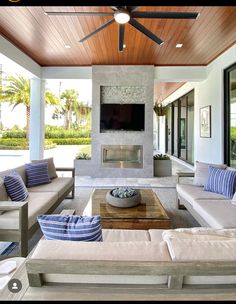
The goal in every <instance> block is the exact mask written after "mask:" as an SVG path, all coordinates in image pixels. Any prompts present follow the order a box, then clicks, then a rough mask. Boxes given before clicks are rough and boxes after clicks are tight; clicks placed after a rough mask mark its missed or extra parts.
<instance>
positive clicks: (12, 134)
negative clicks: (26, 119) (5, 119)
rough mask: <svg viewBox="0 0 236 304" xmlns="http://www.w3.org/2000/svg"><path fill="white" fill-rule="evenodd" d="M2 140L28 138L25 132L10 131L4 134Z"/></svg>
mask: <svg viewBox="0 0 236 304" xmlns="http://www.w3.org/2000/svg"><path fill="white" fill-rule="evenodd" d="M2 138H26V131H24V130H8V131H4V132H2Z"/></svg>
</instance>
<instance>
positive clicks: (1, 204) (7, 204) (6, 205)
mask: <svg viewBox="0 0 236 304" xmlns="http://www.w3.org/2000/svg"><path fill="white" fill-rule="evenodd" d="M24 208H28V201H25V202H13V201H0V210H1V211H11V210H22V209H24Z"/></svg>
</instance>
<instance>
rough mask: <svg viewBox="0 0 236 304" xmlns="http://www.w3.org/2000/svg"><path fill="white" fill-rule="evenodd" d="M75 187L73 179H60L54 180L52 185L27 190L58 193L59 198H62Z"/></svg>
mask: <svg viewBox="0 0 236 304" xmlns="http://www.w3.org/2000/svg"><path fill="white" fill-rule="evenodd" d="M72 185H73V178H72V177H60V178H55V179H52V181H51V183H49V184H44V185H39V186H35V187H30V188H27V189H28V191H29V192H57V198H58V197H61V196H62V195H63V194H64V193H65V192H66V191H67V190H68V189H70V188H71V186H72Z"/></svg>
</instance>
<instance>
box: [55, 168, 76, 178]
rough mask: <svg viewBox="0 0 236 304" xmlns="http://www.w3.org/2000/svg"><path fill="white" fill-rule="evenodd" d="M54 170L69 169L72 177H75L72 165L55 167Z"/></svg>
mask: <svg viewBox="0 0 236 304" xmlns="http://www.w3.org/2000/svg"><path fill="white" fill-rule="evenodd" d="M56 171H71V173H72V177H73V178H74V177H75V168H72V167H56Z"/></svg>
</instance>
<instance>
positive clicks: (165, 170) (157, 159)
mask: <svg viewBox="0 0 236 304" xmlns="http://www.w3.org/2000/svg"><path fill="white" fill-rule="evenodd" d="M153 166H154V168H153V169H154V170H153V171H154V176H158V177H161V176H172V162H171V159H170V157H169V156H168V155H167V154H161V153H160V154H156V155H154V156H153Z"/></svg>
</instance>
